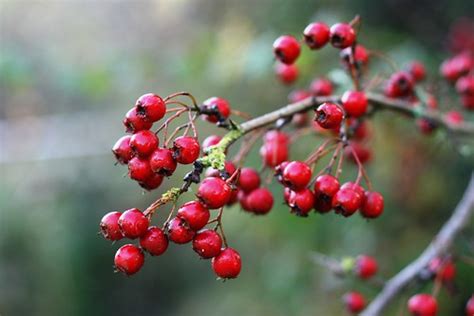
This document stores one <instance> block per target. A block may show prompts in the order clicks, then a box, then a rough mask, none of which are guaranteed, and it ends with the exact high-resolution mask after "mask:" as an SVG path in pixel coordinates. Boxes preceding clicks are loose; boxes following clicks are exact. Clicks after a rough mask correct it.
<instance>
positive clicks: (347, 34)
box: [329, 23, 356, 48]
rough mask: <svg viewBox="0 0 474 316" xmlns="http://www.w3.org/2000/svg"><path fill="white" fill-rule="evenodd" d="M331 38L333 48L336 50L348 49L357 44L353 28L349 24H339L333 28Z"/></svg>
mask: <svg viewBox="0 0 474 316" xmlns="http://www.w3.org/2000/svg"><path fill="white" fill-rule="evenodd" d="M329 38H330V41H331V44H332V46H334V47H336V48H346V47H349V46H352V44H353V43H354V42H355V39H356V34H355V32H354V29H353V28H352V26H350V25H349V24H347V23H337V24H334V25H333V26H331V28H330V30H329Z"/></svg>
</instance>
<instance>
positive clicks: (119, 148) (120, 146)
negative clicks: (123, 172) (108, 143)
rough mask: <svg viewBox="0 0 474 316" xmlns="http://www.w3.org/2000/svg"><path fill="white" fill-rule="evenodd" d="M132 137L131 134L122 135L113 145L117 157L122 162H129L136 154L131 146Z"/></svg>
mask: <svg viewBox="0 0 474 316" xmlns="http://www.w3.org/2000/svg"><path fill="white" fill-rule="evenodd" d="M130 138H132V136H130V135H126V136H122V137H121V138H120V139H119V140H118V141H117V142H116V143H115V145H114V147H112V152H113V153H114V155H115V158H116V159H117V161H118V162H119V163H121V164H126V163H128V162H129V160H130V159H132V158H133V156H134V155H135V154H134V153H133V150H132V148H131V147H130Z"/></svg>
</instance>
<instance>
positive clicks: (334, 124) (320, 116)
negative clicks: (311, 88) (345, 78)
mask: <svg viewBox="0 0 474 316" xmlns="http://www.w3.org/2000/svg"><path fill="white" fill-rule="evenodd" d="M343 118H344V112H342V110H341V108H340V107H339V106H338V105H337V104H335V103H331V102H325V103H323V104H321V105H320V106H319V107H318V108H317V109H316V116H315V117H314V120H315V121H316V122H317V123H318V124H319V126H321V127H322V128H325V129H338V128H339V127H340V126H341V122H342V119H343Z"/></svg>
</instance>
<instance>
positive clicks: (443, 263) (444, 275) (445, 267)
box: [428, 257, 456, 283]
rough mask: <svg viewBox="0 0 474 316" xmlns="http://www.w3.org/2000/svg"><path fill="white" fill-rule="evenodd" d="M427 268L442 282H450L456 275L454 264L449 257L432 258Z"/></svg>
mask: <svg viewBox="0 0 474 316" xmlns="http://www.w3.org/2000/svg"><path fill="white" fill-rule="evenodd" d="M428 269H429V270H430V272H431V273H433V274H434V275H436V276H437V277H439V278H440V280H441V281H442V282H443V283H451V282H452V281H453V280H454V277H455V276H456V266H455V265H454V263H453V261H452V260H451V258H439V257H437V258H434V259H433V260H431V261H430V263H429V264H428Z"/></svg>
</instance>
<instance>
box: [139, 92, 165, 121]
mask: <svg viewBox="0 0 474 316" xmlns="http://www.w3.org/2000/svg"><path fill="white" fill-rule="evenodd" d="M135 106H136V108H137V113H138V114H139V115H141V116H144V117H145V118H146V119H147V120H149V121H150V122H156V121H159V120H161V119H162V118H163V117H164V116H165V114H166V104H165V101H163V99H162V98H161V97H160V96H159V95H156V94H153V93H147V94H144V95H142V96H141V97H139V98H138V100H137V103H136V105H135Z"/></svg>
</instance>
